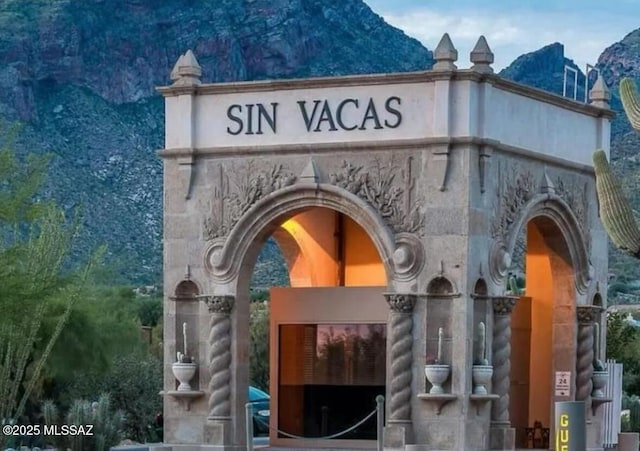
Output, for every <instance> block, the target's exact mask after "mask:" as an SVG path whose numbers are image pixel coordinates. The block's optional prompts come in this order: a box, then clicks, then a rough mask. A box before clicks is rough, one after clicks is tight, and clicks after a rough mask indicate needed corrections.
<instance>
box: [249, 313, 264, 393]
mask: <svg viewBox="0 0 640 451" xmlns="http://www.w3.org/2000/svg"><path fill="white" fill-rule="evenodd" d="M250 309H251V311H250V318H249V321H250V323H249V327H250V329H249V334H250V335H249V359H250V360H249V362H250V368H249V381H250V383H251V385H253V386H255V387H258V388H260V389H262V390H264V391H266V392H267V393H268V392H269V303H268V301H265V302H252V303H251V305H250Z"/></svg>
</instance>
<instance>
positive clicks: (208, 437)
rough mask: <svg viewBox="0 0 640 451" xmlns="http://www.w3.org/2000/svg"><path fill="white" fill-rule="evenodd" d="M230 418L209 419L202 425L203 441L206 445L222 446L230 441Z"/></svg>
mask: <svg viewBox="0 0 640 451" xmlns="http://www.w3.org/2000/svg"><path fill="white" fill-rule="evenodd" d="M232 437H233V436H232V431H231V418H219V419H215V420H213V419H210V418H207V422H206V423H205V425H204V441H205V443H206V444H207V445H217V446H224V445H226V444H229V443H232Z"/></svg>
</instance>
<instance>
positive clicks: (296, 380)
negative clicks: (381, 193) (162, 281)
mask: <svg viewBox="0 0 640 451" xmlns="http://www.w3.org/2000/svg"><path fill="white" fill-rule="evenodd" d="M330 190H331V191H328V192H324V193H323V192H322V191H321V190H320V193H321V195H318V188H317V186H314V192H313V194H311V193H306V196H305V193H304V192H303V193H302V195H301V193H300V190H298V191H297V192H293V191H288V192H287V190H286V189H285V190H282V192H279V193H274V194H278V196H275V198H272V199H269V202H268V203H267V202H262V203H258V204H256V205H255V206H254V207H253V208H252V209H251V210H250V211H248V212H247V214H246V217H245V218H243V219H242V220H241V221H240V222H239V225H238V226H237V227H236V229H234V230H235V231H239V232H241V235H242V236H237V237H236V238H237V240H236V241H233V247H231V243H232V241H231V240H232V239H233V237H234V231H232V233H231V234H230V236H229V238H228V241H227V242H226V244H225V247H224V248H223V249H221V250H220V251H219V252H220V254H218V257H219V258H220V260H219V261H222V262H224V261H225V253H228V254H227V255H230V254H235V255H234V257H233V258H229V260H228V261H229V262H240V264H239V265H238V267H237V273H236V274H237V276H236V277H233V278H229V282H230V283H228V286H231V287H233V285H232V284H234V285H235V287H233V288H234V291H235V299H236V302H235V320H234V322H233V327H232V335H234V338H235V340H232V342H234V343H235V344H236V345H235V347H236V349H234V350H232V352H233V356H234V357H235V358H237V359H238V360H237V361H238V363H237V367H238V371H236V373H235V374H234V377H233V381H232V385H233V386H234V387H235V392H236V393H245V392H246V385H247V383H248V365H246V366H245V365H243V364H241V363H240V362H242V359H243V357H244V356H246V355H247V348H246V347H247V344H248V343H247V340H246V334H247V331H248V321H247V318H248V306H249V288H250V286H249V285H250V280H251V276H252V273H253V268H254V265H255V261H256V256H257V255H258V253H259V251H260V249H261V247H262V245H263V244H264V242H265V241H266V240H267V239H268V238H269V237H273V238H274V239H275V241H276V242H277V243H278V245H279V247H280V248H281V250H282V252H283V255H284V257H285V260H286V262H287V266H288V270H289V276H290V280H291V287H287V288H274V289H272V290H271V296H270V315H271V318H270V343H271V346H270V348H271V349H270V363H271V370H270V375H271V377H270V394H271V416H270V427H271V430H270V443H271V444H275V445H280V446H320V445H322V444H323V443H322V442H324V444H325V446H326V444H327V441H326V440H317V438H318V437H324V436H327V435H333V434H335V433H336V432H339V431H341V430H343V429H347V428H348V427H349V426H352V425H353V424H355V423H356V422H357V421H358V420H359V419H361V418H363V417H364V416H365V415H366V414H367V413H368V412H370V411H371V410H373V409H374V408H375V397H376V396H377V395H378V394H382V395H386V377H387V376H386V367H387V365H386V356H387V352H386V324H387V319H388V313H389V307H388V305H387V303H386V301H385V297H384V296H383V293H385V292H386V291H388V286H389V281H390V279H391V277H390V276H389V274H390V264H389V262H390V259H389V258H388V257H387V258H383V257H382V256H383V255H385V256H389V255H390V250H391V249H390V247H389V246H390V244H391V242H390V240H389V238H390V236H389V235H388V231H387V228H386V227H385V226H384V225H383V223H382V221H381V220H380V219H379V218H377V217H376V215H371V212H370V211H368V209H367V206H366V205H362V203H361V202H360V201H359V200H354V199H349V198H348V196H349V193H342V192H333V191H336V190H335V189H334V188H330ZM345 197H346V199H345ZM292 198H295V201H292V200H293V199H292ZM243 221H244V222H245V223H248V224H244V227H243V228H242V229H241V228H240V227H241V226H242V224H240V223H241V222H243ZM247 225H249V227H247ZM221 267H222V265H218V270H219V271H220V269H219V268H221ZM220 272H222V271H220ZM221 275H222V274H221ZM219 278H220V279H221V280H224V277H219ZM243 366H244V368H243ZM347 394H348V396H347ZM243 398H244V397H241V396H236V400H235V403H234V404H235V408H236V410H237V413H238V414H239V415H236V418H238V417H241V413H240V412H241V411H240V408H241V407H243V406H244V402H246V399H243ZM354 400H356V401H357V402H356V401H354ZM369 423H370V424H369ZM242 426H243V425H241V424H238V429H241V428H242ZM278 430H279V431H281V432H278ZM282 432H284V434H283V433H282ZM292 436H293V437H292ZM300 437H309V440H306V439H302V438H300ZM341 439H342V440H346V441H347V442H348V444H349V445H353V446H358V445H366V442H367V441H369V440H373V439H375V417H373V418H371V421H369V422H367V423H366V424H364V425H363V426H362V427H360V428H358V429H357V430H356V431H355V432H352V433H350V434H347V435H344V436H341V437H338V438H335V439H332V442H331V443H332V444H334V446H339V445H340V442H339V440H341Z"/></svg>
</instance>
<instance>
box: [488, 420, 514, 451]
mask: <svg viewBox="0 0 640 451" xmlns="http://www.w3.org/2000/svg"><path fill="white" fill-rule="evenodd" d="M515 448H516V430H515V428H512V427H507V426H502V425H495V426H494V425H491V429H490V431H489V449H507V450H509V449H515Z"/></svg>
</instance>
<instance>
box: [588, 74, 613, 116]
mask: <svg viewBox="0 0 640 451" xmlns="http://www.w3.org/2000/svg"><path fill="white" fill-rule="evenodd" d="M589 97H590V98H591V105H593V106H597V107H600V108H609V100H610V99H611V93H610V92H609V88H607V85H606V83H605V82H604V78H603V77H602V74H601V73H599V72H598V78H597V79H596V82H595V83H594V84H593V88H591V91H589Z"/></svg>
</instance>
